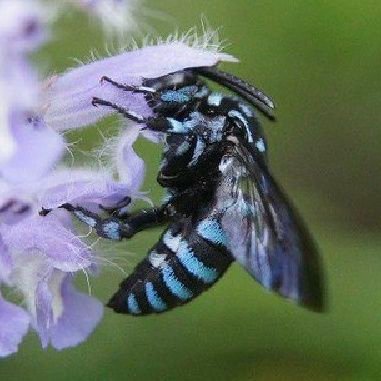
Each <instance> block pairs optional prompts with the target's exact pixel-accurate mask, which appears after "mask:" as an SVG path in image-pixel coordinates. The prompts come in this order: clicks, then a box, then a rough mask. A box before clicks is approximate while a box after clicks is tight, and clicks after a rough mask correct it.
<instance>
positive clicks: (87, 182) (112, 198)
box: [39, 169, 131, 209]
mask: <svg viewBox="0 0 381 381" xmlns="http://www.w3.org/2000/svg"><path fill="white" fill-rule="evenodd" d="M42 188H43V191H42V192H41V196H40V199H39V204H40V205H42V206H43V207H44V208H46V209H54V208H57V207H59V206H60V205H62V204H64V203H70V204H73V205H84V204H94V205H98V204H102V205H103V206H106V207H113V206H115V205H116V204H117V203H118V202H119V201H121V200H122V199H124V198H125V197H126V196H129V195H131V190H130V188H129V186H128V185H127V184H124V183H121V182H117V181H115V180H114V179H113V178H112V175H111V174H110V173H108V172H106V171H92V170H84V169H82V170H81V169H73V170H60V171H57V172H55V173H53V174H52V175H51V176H49V177H46V178H45V179H44V181H43V184H42Z"/></svg>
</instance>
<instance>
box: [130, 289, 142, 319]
mask: <svg viewBox="0 0 381 381" xmlns="http://www.w3.org/2000/svg"><path fill="white" fill-rule="evenodd" d="M127 306H128V311H129V312H131V313H132V314H133V315H139V314H140V313H141V312H142V311H141V309H140V307H139V304H138V301H137V300H136V297H135V295H134V294H132V293H131V294H130V295H128V298H127Z"/></svg>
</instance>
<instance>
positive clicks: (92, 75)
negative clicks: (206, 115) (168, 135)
mask: <svg viewBox="0 0 381 381" xmlns="http://www.w3.org/2000/svg"><path fill="white" fill-rule="evenodd" d="M73 1H74V0H73ZM79 1H80V0H78V3H79ZM81 3H82V5H83V6H86V7H91V6H92V7H94V8H93V10H94V12H95V13H98V12H100V11H101V13H100V15H101V16H104V15H103V12H104V8H103V7H105V6H106V5H105V4H108V5H107V6H109V5H110V4H111V3H112V0H98V1H95V0H94V1H93V2H90V1H86V0H82V1H81ZM134 3H135V1H132V0H130V1H122V0H121V1H120V2H119V5H116V4H117V2H116V1H114V5H115V6H122V5H123V6H126V4H129V5H132V4H134ZM121 4H122V5H121ZM41 9H43V8H40V5H39V3H38V2H36V1H30V0H25V1H22V0H3V1H2V2H1V0H0V14H2V16H3V15H6V17H8V18H9V20H8V19H6V20H4V23H3V24H2V25H0V43H1V44H0V58H1V59H0V94H1V96H2V103H1V104H0V138H1V139H3V140H2V143H3V144H2V146H1V147H0V285H1V286H5V287H7V288H10V289H12V291H13V292H15V291H16V292H17V293H18V294H19V295H20V297H21V299H22V304H21V305H20V306H16V305H15V304H13V303H10V302H9V301H6V300H5V299H4V295H5V294H3V296H1V295H0V356H7V355H9V354H11V353H13V352H15V351H17V347H18V345H19V343H20V342H21V340H22V338H23V336H24V335H25V334H26V332H27V331H28V329H29V328H32V329H33V330H35V331H36V332H37V334H38V335H39V337H40V340H41V344H42V346H43V347H44V348H45V347H47V346H48V345H52V346H53V347H54V348H56V349H64V348H67V347H70V346H75V345H77V344H79V343H81V342H82V341H84V340H85V339H86V338H87V337H88V335H89V334H90V333H91V332H92V331H93V330H94V328H95V327H96V325H97V324H98V322H99V321H100V319H101V318H102V314H103V306H102V304H101V303H100V302H99V301H98V300H96V299H95V298H93V297H91V296H88V295H86V294H83V293H80V292H78V291H76V290H75V288H74V287H73V284H72V281H73V278H74V276H75V274H76V273H78V272H84V273H85V274H86V275H87V274H88V273H90V274H91V273H93V272H94V270H95V269H96V263H97V254H96V253H95V252H94V251H93V250H92V249H91V247H90V246H89V245H88V244H87V243H86V242H85V240H84V239H83V238H81V237H79V235H78V233H77V232H76V229H75V227H74V225H73V224H72V220H71V216H70V214H69V213H68V212H67V211H66V210H62V209H60V208H59V207H60V206H61V205H62V204H65V203H70V204H72V205H79V206H84V207H86V208H88V209H90V210H93V211H97V212H99V211H100V210H101V208H100V206H103V207H108V208H112V207H115V206H116V205H118V203H120V201H122V200H123V199H125V198H126V197H131V198H139V197H142V194H141V193H139V190H140V188H141V185H142V182H143V179H144V173H145V167H144V161H143V160H142V159H141V158H140V157H139V156H138V155H137V154H136V153H135V151H134V149H133V143H134V142H135V140H136V139H137V138H138V136H139V135H142V136H144V137H145V138H147V139H150V140H153V141H156V142H158V141H160V136H159V135H157V134H154V133H152V132H148V131H142V130H141V126H137V125H133V126H128V127H126V128H124V129H123V131H122V132H121V133H120V135H119V137H118V139H117V140H116V144H114V145H113V146H112V148H113V149H114V153H113V154H112V163H111V166H110V168H111V169H104V170H90V169H86V168H85V169H65V168H60V169H57V168H56V166H57V164H58V162H59V159H60V158H61V156H62V154H63V152H64V146H65V143H64V140H63V138H62V137H61V135H60V134H59V133H61V132H64V131H66V130H69V129H75V128H80V127H84V126H86V125H88V124H91V123H95V122H97V121H98V120H99V119H101V118H103V117H104V116H106V115H108V114H110V113H111V112H112V110H111V109H109V108H105V107H98V108H96V107H93V105H92V99H93V97H99V98H103V99H106V100H108V101H112V102H117V103H118V104H119V105H121V106H123V107H126V108H128V109H131V110H132V111H134V112H136V113H139V114H141V115H143V116H150V115H152V110H151V109H150V107H149V106H148V105H147V103H146V100H145V98H144V96H142V95H141V94H136V93H132V92H126V91H122V90H120V89H117V88H115V87H114V86H112V85H111V84H109V83H106V82H105V83H103V84H102V83H101V82H100V79H101V78H102V77H103V76H109V77H111V78H112V79H114V80H116V81H118V82H121V83H127V84H129V85H140V84H141V83H142V80H143V79H144V78H156V77H161V76H163V75H166V74H169V73H173V72H176V71H181V70H183V69H185V68H191V67H201V66H213V65H216V64H217V63H218V62H220V61H233V62H234V61H235V59H234V58H233V57H232V56H229V55H227V54H224V53H221V52H219V51H218V49H216V47H215V46H209V45H208V44H204V42H205V41H196V40H194V41H193V44H189V40H187V39H186V38H185V39H180V40H179V41H175V40H168V41H166V42H160V43H158V44H157V45H153V46H146V47H144V48H142V49H137V50H133V51H130V52H124V53H121V54H119V55H117V56H114V57H108V58H105V59H101V60H99V61H95V62H91V63H89V64H87V65H83V66H80V67H78V68H75V69H72V70H70V71H68V72H67V73H66V74H63V75H61V76H57V77H55V78H51V79H50V80H48V81H47V82H46V84H45V87H44V91H43V94H41V88H42V86H41V84H40V81H39V79H38V75H37V74H36V72H35V71H34V69H33V68H32V67H31V66H30V64H29V61H28V57H27V54H28V53H29V52H31V51H34V50H35V49H36V48H37V47H38V46H39V45H40V44H41V43H42V42H43V41H44V40H45V39H46V36H47V32H46V27H45V19H44V16H43V13H41ZM121 13H122V12H120V14H121ZM110 14H111V13H108V15H110ZM200 42H201V43H200ZM116 175H117V177H116ZM116 178H118V179H117V180H116ZM42 209H46V210H50V213H49V214H48V215H47V216H45V217H42V216H40V215H39V214H38V212H39V211H41V210H42Z"/></svg>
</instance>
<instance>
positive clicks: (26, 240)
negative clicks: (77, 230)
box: [1, 213, 93, 272]
mask: <svg viewBox="0 0 381 381" xmlns="http://www.w3.org/2000/svg"><path fill="white" fill-rule="evenodd" d="M1 231H2V235H3V240H4V243H5V244H6V245H7V246H8V248H9V250H10V251H16V252H24V253H25V252H26V253H30V255H29V256H30V259H31V260H32V259H33V256H35V253H36V252H40V253H42V254H43V255H45V256H46V258H47V259H48V262H49V264H50V266H52V267H54V268H56V269H60V270H62V271H65V272H68V271H78V270H82V269H84V268H87V267H88V266H90V265H91V263H92V256H93V254H92V252H91V250H90V249H89V248H88V247H87V246H86V244H85V243H84V242H82V241H81V239H80V238H79V237H77V236H76V235H75V234H74V233H73V232H72V231H71V230H69V229H67V228H66V227H64V226H63V225H62V223H61V221H60V219H59V218H58V217H57V216H55V215H54V213H50V214H49V215H48V216H46V217H38V216H36V217H29V218H25V219H24V220H22V221H21V222H19V223H18V224H16V225H11V226H7V227H6V228H3V229H1ZM25 266H27V264H25Z"/></svg>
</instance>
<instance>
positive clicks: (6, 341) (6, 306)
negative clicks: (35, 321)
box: [0, 295, 29, 357]
mask: <svg viewBox="0 0 381 381" xmlns="http://www.w3.org/2000/svg"><path fill="white" fill-rule="evenodd" d="M28 328H29V315H28V314H27V313H26V312H25V311H24V310H23V309H22V308H20V307H17V306H16V305H14V304H12V303H9V302H7V301H5V300H4V299H2V297H1V295H0V357H6V356H9V355H10V354H12V353H14V352H17V348H18V345H19V344H20V343H21V341H22V339H23V337H24V336H25V334H26V333H27V331H28Z"/></svg>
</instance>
